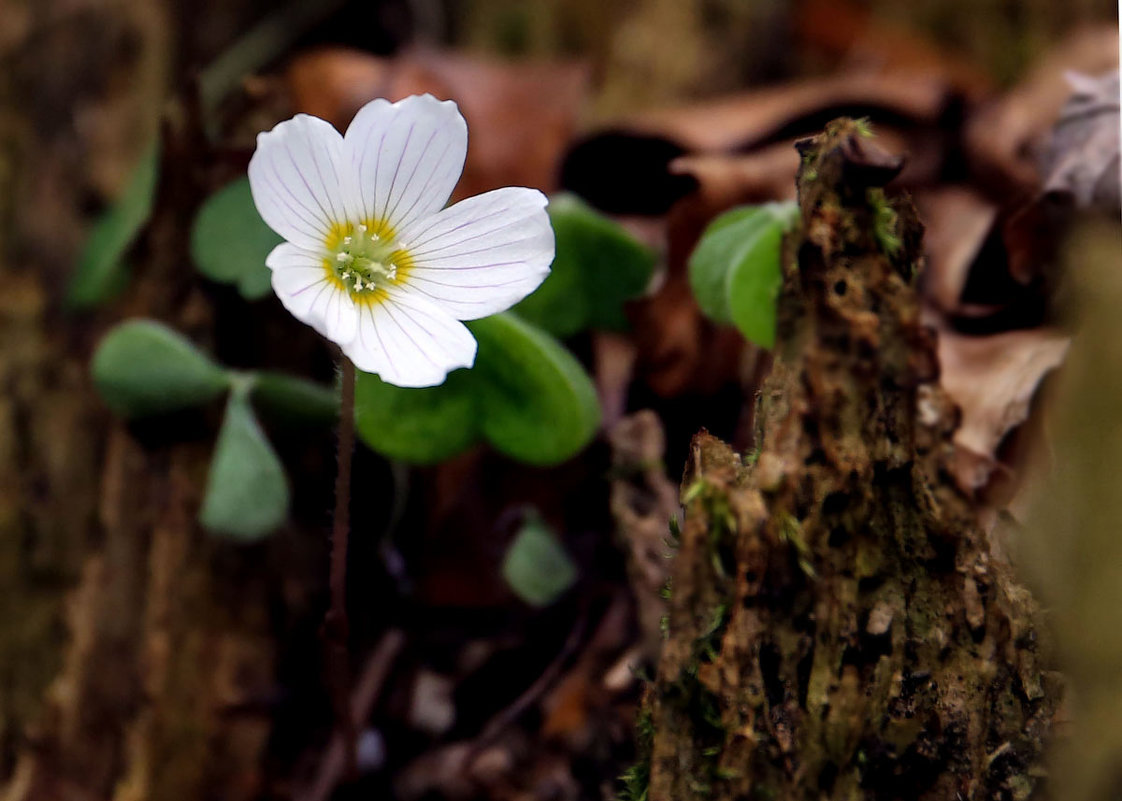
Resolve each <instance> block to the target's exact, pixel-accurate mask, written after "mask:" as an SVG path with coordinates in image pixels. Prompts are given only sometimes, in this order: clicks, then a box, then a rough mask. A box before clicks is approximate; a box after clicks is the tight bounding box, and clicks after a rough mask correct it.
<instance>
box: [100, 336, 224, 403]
mask: <svg viewBox="0 0 1122 801" xmlns="http://www.w3.org/2000/svg"><path fill="white" fill-rule="evenodd" d="M91 371H92V373H93V380H94V384H95V385H96V386H97V389H98V391H99V392H100V393H101V396H102V398H104V399H105V403H106V404H107V405H108V406H109V408H110V409H112V410H113V411H114V412H116V413H117V414H120V415H122V416H124V417H142V416H145V415H151V414H161V413H164V412H170V411H175V410H177V409H183V408H186V407H189V406H195V405H197V404H200V403H206V402H207V401H209V400H212V399H214V398H216V397H218V396H219V395H220V394H222V392H224V391H225V390H226V389H227V388H228V387H229V386H230V380H229V376H228V374H227V373H226V371H225V370H223V369H222V368H221V367H220V366H219V365H217V364H215V363H214V362H213V361H212V360H211V359H210V358H209V357H208V356H207V355H206V354H204V353H202V352H201V351H200V350H199V349H198V348H196V347H195V346H194V345H193V344H191V342H189V341H188V340H187V339H185V338H184V337H182V336H180V335H179V334H177V333H176V332H175V331H172V330H171V329H170V328H168V327H167V326H166V325H163V324H162V323H158V322H156V321H155V320H129V321H127V322H124V323H121V324H120V325H118V326H117V327H116V328H114V329H112V330H111V331H110V332H109V333H108V334H106V335H105V337H104V338H103V339H102V340H101V343H100V344H99V345H98V347H97V351H96V352H95V353H94V356H93V362H92V364H91Z"/></svg>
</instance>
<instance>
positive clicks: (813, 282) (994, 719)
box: [645, 120, 1060, 801]
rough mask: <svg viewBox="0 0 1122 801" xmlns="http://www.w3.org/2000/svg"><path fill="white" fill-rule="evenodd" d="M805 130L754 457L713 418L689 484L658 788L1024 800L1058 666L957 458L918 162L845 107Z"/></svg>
mask: <svg viewBox="0 0 1122 801" xmlns="http://www.w3.org/2000/svg"><path fill="white" fill-rule="evenodd" d="M799 149H800V152H801V153H802V166H801V168H800V171H799V179H798V185H799V203H800V208H801V221H800V224H799V226H798V228H797V230H796V231H795V232H794V233H793V234H791V235H790V236H789V237H788V239H787V241H786V243H785V248H784V250H785V255H784V261H785V265H784V287H783V290H782V295H781V298H780V306H779V332H778V341H779V346H778V350H777V353H776V357H777V358H776V364H775V367H774V369H773V372H772V374H771V375H770V377H769V378H768V380H767V382H766V383H765V385H764V387H763V389H762V391H761V393H760V397H759V399H758V403H759V409H758V415H757V420H758V423H757V427H758V431H757V442H758V444H759V451H758V455H756V456H755V457H754V458H744V457H742V456H740V455H738V454H736V453H734V452H733V451H732V450H731V449H730V448H729V447H727V446H726V445H724V444H723V443H721V442H720V441H718V440H717V439H715V438H713V437H711V436H709V435H708V434H705V433H702V434H699V435H698V436H697V437H696V438H695V441H694V443H693V449H692V456H691V462H690V464H689V465H688V466H687V470H686V477H685V480H684V483H683V487H682V500H683V504H684V505H685V507H686V517H685V523H684V525H683V527H682V532H681V540H680V544H679V552H678V555H677V558H676V563H675V566H674V570H673V578H672V586H673V593H672V596H671V599H670V609H669V618H668V632H667V639H666V642H665V643H664V648H663V652H662V656H661V659H660V662H659V665H658V673H657V678H656V680H655V681H654V683H653V684H652V685H651V686H650V688H649V691H648V695H647V700H646V704H647V711H648V712H649V714H650V720H651V724H652V726H653V737H651V738H650V742H649V749H648V753H647V754H646V755H645V758H647V759H649V767H650V773H649V775H650V784H649V787H648V793H647V794H648V797H649V798H650V799H652V801H685V800H686V799H702V798H704V799H726V798H727V799H733V798H736V799H775V800H776V801H781V800H782V799H809V798H815V799H825V798H832V799H897V798H909V799H947V800H948V801H950V800H951V799H983V798H984V799H990V798H994V799H998V798H1001V799H1023V798H1027V797H1029V796H1030V795H1031V794H1032V793H1033V792H1034V789H1039V788H1038V785H1039V784H1040V781H1039V779H1040V778H1041V776H1042V775H1043V771H1042V770H1041V769H1040V767H1039V765H1040V762H1041V753H1042V749H1043V746H1044V744H1045V742H1046V740H1047V736H1048V733H1049V731H1050V727H1051V721H1052V717H1053V712H1054V710H1055V706H1056V704H1057V702H1058V696H1059V692H1060V688H1059V686H1058V682H1057V680H1056V679H1055V674H1054V673H1052V672H1051V671H1050V669H1049V663H1048V656H1047V654H1046V649H1045V647H1044V645H1043V642H1042V641H1043V639H1044V638H1042V636H1041V633H1040V632H1041V629H1040V628H1039V625H1038V613H1037V608H1036V606H1035V604H1034V602H1033V599H1032V598H1031V596H1030V595H1029V594H1028V593H1027V592H1026V591H1025V590H1024V589H1023V588H1022V587H1021V586H1020V585H1019V584H1017V583H1016V581H1015V580H1014V578H1013V577H1012V575H1011V573H1010V571H1009V568H1008V565H1006V564H1005V563H1004V562H1003V561H1002V560H1001V559H999V558H998V557H997V556H995V555H994V554H992V553H991V550H990V544H989V541H988V539H987V536H986V534H985V532H984V531H983V530H982V529H981V527H980V526H979V524H978V521H977V519H976V516H975V513H974V511H973V509H972V507H971V505H970V503H969V501H968V499H967V498H966V497H965V496H964V495H963V494H962V492H961V491H960V490H959V489H958V488H957V487H956V485H955V484H954V482H953V479H952V478H951V476H950V474H949V472H948V470H947V465H948V462H949V458H950V456H951V449H952V444H951V434H952V433H953V431H954V428H955V425H956V418H957V413H956V411H955V409H954V407H953V405H952V404H951V403H950V401H949V400H948V399H947V398H946V396H945V395H944V394H943V393H942V391H941V390H940V389H939V386H938V382H937V379H938V363H937V360H936V356H935V349H934V337H933V335H932V334H931V333H930V332H929V330H928V329H926V328H925V327H924V326H923V324H922V322H921V320H920V309H919V305H918V301H917V297H916V293H915V289H914V283H915V278H916V274H917V272H918V268H919V265H920V263H921V240H922V227H921V226H920V224H919V221H918V219H917V218H916V215H915V212H914V210H913V208H912V206H911V204H910V203H909V202H907V201H906V200H905V201H895V200H891V199H886V195H885V193H884V191H883V189H882V187H883V186H884V185H885V184H886V183H887V182H888V181H890V180H891V179H892V177H894V176H895V174H896V173H897V171H898V169H899V166H900V164H899V161H898V160H897V159H896V158H895V157H893V156H890V155H889V154H887V153H885V152H883V151H882V150H880V149H879V148H878V147H877V146H876V144H875V143H874V141H873V140H872V139H871V138H870V136H869V134H868V131H867V130H865V129H864V128H863V126H861V125H860V124H858V123H854V122H852V121H848V120H839V121H837V122H834V123H832V124H831V125H830V126H828V127H827V129H826V131H825V133H824V134H822V135H820V136H818V137H816V138H814V139H812V140H807V141H805V142H802V143H800V145H799Z"/></svg>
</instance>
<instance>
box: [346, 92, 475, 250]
mask: <svg viewBox="0 0 1122 801" xmlns="http://www.w3.org/2000/svg"><path fill="white" fill-rule="evenodd" d="M345 143H346V145H345V147H346V153H347V159H348V161H347V162H346V163H347V164H348V165H349V170H348V174H349V175H350V176H351V180H350V183H349V185H348V190H347V201H348V202H347V211H348V213H349V214H350V215H351V219H352V220H380V221H387V222H388V223H389V224H390V226H391V227H393V228H394V229H395V230H398V231H400V230H401V229H402V228H403V227H405V226H406V225H408V224H409V223H410V222H411V221H413V220H418V219H422V218H424V217H427V216H428V215H430V214H432V213H433V212H435V211H438V210H439V209H441V208H443V207H444V204H445V203H447V202H448V198H449V197H451V195H452V190H453V189H455V188H456V182H457V181H459V180H460V173H461V172H463V169H464V160H465V159H466V158H467V123H466V122H464V118H463V116H461V114H460V111H459V109H458V108H457V107H456V104H455V103H453V102H452V101H451V100H444V101H440V100H437V99H436V98H435V97H433V96H432V95H427V94H426V95H420V96H412V97H407V98H405V99H404V100H399V101H398V102H396V103H390V102H389V101H387V100H384V99H381V98H379V99H378V100H374V101H372V102H370V103H367V104H366V105H365V106H363V107H362V108H361V109H360V110H359V112H358V114H356V115H355V118H354V121H353V122H351V125H350V127H349V128H347V135H346V137H345Z"/></svg>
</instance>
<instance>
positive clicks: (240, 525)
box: [199, 384, 288, 541]
mask: <svg viewBox="0 0 1122 801" xmlns="http://www.w3.org/2000/svg"><path fill="white" fill-rule="evenodd" d="M248 388H249V387H248V384H246V385H242V386H237V387H235V389H234V390H233V391H232V392H231V393H230V399H229V401H227V403H226V417H225V418H224V419H223V421H222V428H221V430H220V431H219V432H218V442H217V443H216V444H215V446H214V456H213V458H212V459H211V463H210V473H209V474H208V475H207V482H206V495H205V496H204V498H203V505H202V509H201V510H200V512H199V521H200V522H201V523H202V524H203V526H205V527H206V528H207V530H209V531H210V532H212V533H214V534H217V535H220V536H224V537H229V538H231V539H236V540H241V541H253V540H258V539H261V538H262V537H264V536H265V535H266V534H269V533H270V532H272V531H273V530H274V529H276V528H277V527H278V526H280V525H281V524H282V523H283V522H284V521H285V518H286V517H287V516H288V479H287V478H286V477H285V474H284V467H283V466H281V463H280V459H278V458H277V454H276V452H275V451H274V450H273V446H272V445H270V444H269V440H268V439H266V437H265V433H264V432H263V431H262V430H261V426H260V424H259V423H258V422H257V418H256V417H255V416H254V414H253V409H252V408H251V407H250V405H249V392H248Z"/></svg>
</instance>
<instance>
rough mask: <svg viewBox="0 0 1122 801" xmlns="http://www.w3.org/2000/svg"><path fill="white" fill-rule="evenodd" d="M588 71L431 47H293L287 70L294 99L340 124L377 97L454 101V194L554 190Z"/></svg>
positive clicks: (573, 63)
mask: <svg viewBox="0 0 1122 801" xmlns="http://www.w3.org/2000/svg"><path fill="white" fill-rule="evenodd" d="M588 78H589V73H588V69H587V67H586V66H585V65H584V64H583V63H581V62H576V61H565V62H560V61H557V62H526V63H522V62H510V61H499V60H495V59H484V58H481V57H476V56H467V55H463V54H459V53H451V52H443V51H436V50H428V49H416V50H411V51H407V52H405V53H403V54H401V55H399V56H397V57H396V58H393V59H385V58H379V57H377V56H373V55H370V54H367V53H363V52H360V51H356V50H345V49H342V48H323V49H319V50H315V51H311V52H308V53H304V54H302V55H300V56H297V57H296V58H295V59H293V61H292V62H291V63H290V64H289V66H288V69H287V71H286V81H287V85H288V88H289V91H290V93H291V95H292V102H293V106H294V108H296V109H297V110H299V111H305V112H307V113H309V114H315V115H316V116H318V117H322V118H324V119H326V120H328V121H330V122H331V123H333V124H334V125H335V126H336V127H337V128H340V129H343V128H345V127H346V126H347V124H348V123H349V122H350V120H351V117H353V116H354V114H355V112H356V111H358V109H359V108H360V107H361V106H362V105H363V104H365V103H367V102H369V101H370V100H373V99H374V98H376V97H386V98H388V99H390V100H399V99H401V98H402V97H405V96H407V95H411V94H421V93H424V92H429V93H430V94H433V95H435V96H436V97H438V98H442V99H451V100H455V101H456V102H457V103H458V104H459V106H460V110H461V111H462V112H463V114H464V117H465V118H466V119H467V121H468V127H469V130H470V131H471V141H470V145H469V147H468V159H467V165H466V166H465V167H464V175H463V178H462V179H461V181H460V183H459V186H458V187H457V192H456V195H455V196H454V199H455V198H459V197H465V196H468V195H474V194H478V193H480V192H485V191H487V190H489V189H496V188H498V187H501V186H531V187H536V188H538V189H541V190H543V191H546V192H549V191H552V190H554V189H555V188H556V182H557V165H558V160H559V157H560V154H561V152H562V150H563V149H564V148H565V147H566V146H567V145H568V143H569V141H570V140H571V139H572V137H573V134H574V132H575V129H576V125H577V119H578V116H579V113H580V111H581V109H582V107H583V105H584V101H585V97H586V94H587V89H588Z"/></svg>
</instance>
